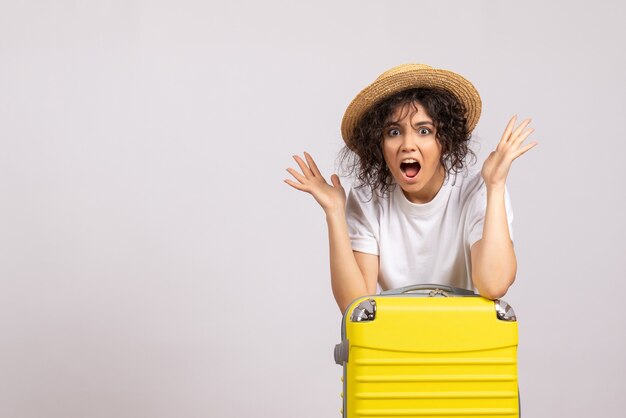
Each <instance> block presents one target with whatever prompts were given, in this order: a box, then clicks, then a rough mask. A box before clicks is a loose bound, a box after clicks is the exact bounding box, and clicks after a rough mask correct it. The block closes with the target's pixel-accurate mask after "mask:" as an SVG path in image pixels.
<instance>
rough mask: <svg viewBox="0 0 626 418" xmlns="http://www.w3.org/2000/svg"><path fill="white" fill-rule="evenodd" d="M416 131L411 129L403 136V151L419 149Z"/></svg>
mask: <svg viewBox="0 0 626 418" xmlns="http://www.w3.org/2000/svg"><path fill="white" fill-rule="evenodd" d="M414 135H415V134H414V133H413V132H411V131H409V132H408V133H407V134H406V135H403V136H402V144H401V147H400V149H401V150H402V151H403V152H414V151H415V150H417V141H416V140H415V138H414Z"/></svg>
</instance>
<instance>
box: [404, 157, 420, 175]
mask: <svg viewBox="0 0 626 418" xmlns="http://www.w3.org/2000/svg"><path fill="white" fill-rule="evenodd" d="M420 168H422V166H420V163H418V162H417V160H413V159H409V160H404V161H402V162H401V163H400V170H402V172H403V173H404V175H405V176H407V177H408V178H410V179H412V178H413V177H415V176H417V173H419V171H420Z"/></svg>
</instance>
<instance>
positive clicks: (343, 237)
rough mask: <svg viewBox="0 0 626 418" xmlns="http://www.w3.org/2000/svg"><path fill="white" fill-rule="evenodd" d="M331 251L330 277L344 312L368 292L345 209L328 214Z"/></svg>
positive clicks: (334, 293) (338, 303) (335, 294)
mask: <svg viewBox="0 0 626 418" xmlns="http://www.w3.org/2000/svg"><path fill="white" fill-rule="evenodd" d="M326 222H327V224H328V244H329V251H330V277H331V286H332V290H333V295H334V296H335V300H336V301H337V305H338V306H339V309H340V310H341V312H342V313H343V312H344V311H345V310H346V308H347V307H348V305H349V304H350V303H351V302H352V301H353V300H354V299H356V298H357V297H359V296H363V295H366V294H368V293H371V292H368V289H367V286H366V284H365V278H364V277H363V273H362V272H361V270H360V269H359V265H358V264H357V262H356V259H355V257H354V252H353V251H352V245H351V243H350V237H349V235H348V224H347V222H346V216H345V211H343V210H338V211H336V212H334V213H332V214H327V215H326Z"/></svg>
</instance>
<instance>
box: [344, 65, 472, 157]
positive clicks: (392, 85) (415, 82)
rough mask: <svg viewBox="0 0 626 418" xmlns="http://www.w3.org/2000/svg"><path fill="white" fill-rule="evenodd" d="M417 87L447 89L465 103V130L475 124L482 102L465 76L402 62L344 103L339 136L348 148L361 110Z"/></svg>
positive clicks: (363, 112)
mask: <svg viewBox="0 0 626 418" xmlns="http://www.w3.org/2000/svg"><path fill="white" fill-rule="evenodd" d="M417 87H439V88H442V89H445V90H448V91H450V92H451V93H453V94H454V95H455V96H456V97H457V98H458V99H459V100H460V101H461V102H462V103H463V104H464V105H465V109H466V111H467V113H466V114H465V116H466V117H467V126H468V130H469V132H471V131H472V130H473V129H474V127H475V126H476V124H477V123H478V119H479V118H480V110H481V107H482V103H481V100H480V95H479V94H478V91H477V90H476V88H475V87H474V86H473V85H472V83H470V82H469V81H468V80H467V79H465V78H464V77H462V76H460V75H459V74H456V73H453V72H452V71H448V70H441V69H437V68H432V67H430V66H428V65H425V64H403V65H399V66H397V67H394V68H392V69H390V70H387V71H385V72H384V73H382V74H381V75H380V76H379V77H378V78H377V79H376V80H374V82H373V83H372V84H370V85H369V86H367V87H365V88H364V89H363V90H361V92H360V93H359V94H357V95H356V97H355V98H354V100H352V102H351V103H350V104H349V105H348V108H347V109H346V113H344V115H343V120H342V122H341V136H342V137H343V140H344V141H345V142H346V144H347V145H348V147H351V144H350V142H351V136H352V133H353V132H354V128H355V127H356V125H357V123H358V122H359V120H360V119H361V117H362V116H363V115H364V114H365V112H367V111H368V110H369V109H370V108H371V107H372V106H374V105H375V104H377V103H378V102H380V101H381V100H383V99H386V98H387V97H389V96H392V95H394V94H395V93H399V92H401V91H403V90H407V89H412V88H417Z"/></svg>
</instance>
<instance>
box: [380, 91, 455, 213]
mask: <svg viewBox="0 0 626 418" xmlns="http://www.w3.org/2000/svg"><path fill="white" fill-rule="evenodd" d="M435 134H436V131H435V125H434V123H433V120H432V118H431V117H430V116H429V115H428V114H427V113H426V110H425V109H424V107H423V106H422V104H421V103H419V102H413V103H408V104H405V105H401V106H398V107H397V108H396V109H395V110H394V112H393V113H392V115H391V117H390V118H389V122H388V124H387V127H386V128H385V130H384V132H383V155H384V157H385V162H386V163H387V167H389V171H390V172H391V175H392V176H393V178H394V179H395V181H396V183H398V185H399V186H400V187H401V188H402V191H403V192H404V195H405V196H406V197H407V199H408V200H409V201H411V202H413V203H426V202H430V201H431V200H432V199H433V198H434V197H435V196H436V195H437V192H438V191H439V189H440V188H441V185H442V184H443V180H444V179H445V170H444V168H443V166H442V165H441V163H440V161H439V158H440V156H441V145H440V144H439V141H437V138H436V136H435Z"/></svg>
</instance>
